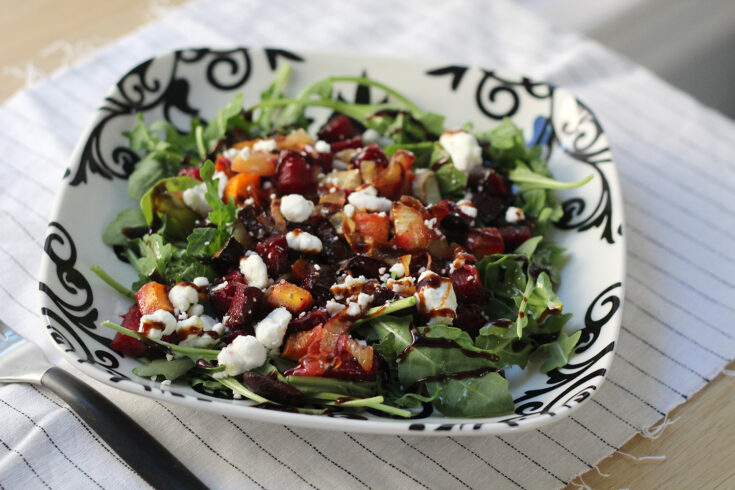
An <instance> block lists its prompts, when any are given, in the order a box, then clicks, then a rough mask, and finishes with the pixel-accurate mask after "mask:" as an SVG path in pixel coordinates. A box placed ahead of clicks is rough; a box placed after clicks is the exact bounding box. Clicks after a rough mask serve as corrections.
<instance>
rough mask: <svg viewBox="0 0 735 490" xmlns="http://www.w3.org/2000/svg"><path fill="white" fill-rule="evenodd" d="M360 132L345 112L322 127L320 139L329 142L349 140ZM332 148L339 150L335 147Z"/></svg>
mask: <svg viewBox="0 0 735 490" xmlns="http://www.w3.org/2000/svg"><path fill="white" fill-rule="evenodd" d="M359 134H360V132H359V131H358V130H357V128H355V125H354V124H352V121H351V120H350V118H349V117H347V116H345V115H344V114H342V115H339V116H337V117H333V118H332V119H330V120H329V121H327V122H326V124H324V126H322V127H321V129H320V130H319V133H318V135H319V139H321V140H324V141H326V142H328V143H332V142H334V141H342V140H347V139H350V138H352V137H354V136H357V135H359ZM332 150H333V151H338V150H334V149H332Z"/></svg>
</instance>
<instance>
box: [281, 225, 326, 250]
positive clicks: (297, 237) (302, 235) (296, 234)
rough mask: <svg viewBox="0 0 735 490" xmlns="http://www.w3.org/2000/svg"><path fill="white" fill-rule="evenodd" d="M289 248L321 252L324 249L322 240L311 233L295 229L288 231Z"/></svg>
mask: <svg viewBox="0 0 735 490" xmlns="http://www.w3.org/2000/svg"><path fill="white" fill-rule="evenodd" d="M286 241H287V242H288V248H290V249H293V250H296V251H297V252H305V253H319V252H321V251H322V241H321V240H319V237H315V236H314V235H312V234H311V233H308V232H305V231H301V230H298V229H297V230H293V231H289V232H288V233H286Z"/></svg>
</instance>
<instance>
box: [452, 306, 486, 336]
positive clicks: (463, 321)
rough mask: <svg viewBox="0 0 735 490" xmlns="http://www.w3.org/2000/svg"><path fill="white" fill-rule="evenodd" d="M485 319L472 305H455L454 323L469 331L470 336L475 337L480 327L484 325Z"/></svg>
mask: <svg viewBox="0 0 735 490" xmlns="http://www.w3.org/2000/svg"><path fill="white" fill-rule="evenodd" d="M486 323H487V320H485V317H483V316H482V315H481V314H480V312H478V311H477V310H475V309H474V308H473V307H470V306H466V305H459V306H458V307H457V318H456V319H455V320H454V325H455V326H457V327H459V328H461V329H462V330H464V331H465V332H467V333H469V334H470V336H471V337H472V338H475V337H477V334H478V333H479V332H480V329H481V328H482V327H484V326H485V324H486Z"/></svg>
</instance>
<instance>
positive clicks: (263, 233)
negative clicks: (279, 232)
mask: <svg viewBox="0 0 735 490" xmlns="http://www.w3.org/2000/svg"><path fill="white" fill-rule="evenodd" d="M237 219H239V220H240V221H241V222H242V224H243V225H244V226H245V230H247V232H248V234H249V235H250V236H251V237H253V238H254V239H255V240H257V241H261V240H265V238H266V237H268V236H270V235H271V234H272V231H273V229H274V228H275V225H274V223H273V219H272V218H271V217H270V216H266V215H265V214H264V213H263V210H262V209H260V208H259V207H258V206H255V205H250V206H245V207H244V208H242V209H241V210H240V211H238V212H237Z"/></svg>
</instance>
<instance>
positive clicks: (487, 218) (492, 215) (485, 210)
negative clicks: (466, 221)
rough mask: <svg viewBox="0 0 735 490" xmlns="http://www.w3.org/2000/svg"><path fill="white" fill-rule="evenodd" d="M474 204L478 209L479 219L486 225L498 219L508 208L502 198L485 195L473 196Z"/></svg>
mask: <svg viewBox="0 0 735 490" xmlns="http://www.w3.org/2000/svg"><path fill="white" fill-rule="evenodd" d="M472 204H473V205H474V206H475V207H476V208H477V218H478V219H479V220H480V221H482V222H483V223H486V224H488V223H492V222H493V221H495V220H496V219H498V218H499V217H500V216H501V215H502V214H503V213H504V212H505V209H506V207H507V205H506V203H505V199H503V198H502V197H499V196H491V195H490V194H485V193H481V194H475V195H473V196H472Z"/></svg>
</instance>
